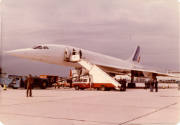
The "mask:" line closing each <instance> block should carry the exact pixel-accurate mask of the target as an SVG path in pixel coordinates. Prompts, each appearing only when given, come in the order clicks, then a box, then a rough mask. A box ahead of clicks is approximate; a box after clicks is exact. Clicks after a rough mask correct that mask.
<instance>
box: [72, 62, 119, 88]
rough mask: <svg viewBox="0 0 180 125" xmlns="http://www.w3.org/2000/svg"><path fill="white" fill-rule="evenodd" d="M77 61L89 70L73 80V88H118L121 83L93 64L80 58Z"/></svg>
mask: <svg viewBox="0 0 180 125" xmlns="http://www.w3.org/2000/svg"><path fill="white" fill-rule="evenodd" d="M78 63H79V64H80V65H81V66H82V67H83V68H85V69H86V70H87V71H88V72H89V75H87V76H80V77H79V80H78V79H77V80H76V81H73V86H74V87H75V89H85V88H95V89H98V90H102V91H104V90H110V89H116V90H120V88H121V85H120V84H119V83H118V82H117V81H116V80H115V79H114V78H112V77H111V76H109V75H108V74H107V73H105V72H104V71H103V70H101V69H100V68H99V67H98V66H96V65H95V64H91V63H89V62H88V61H85V60H80V61H79V62H78Z"/></svg>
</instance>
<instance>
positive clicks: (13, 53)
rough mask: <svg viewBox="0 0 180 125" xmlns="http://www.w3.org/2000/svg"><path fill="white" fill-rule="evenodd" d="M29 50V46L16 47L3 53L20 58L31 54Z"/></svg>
mask: <svg viewBox="0 0 180 125" xmlns="http://www.w3.org/2000/svg"><path fill="white" fill-rule="evenodd" d="M31 51H32V49H30V48H27V49H17V50H11V51H6V52H5V54H7V55H11V56H16V57H21V58H27V57H29V56H31Z"/></svg>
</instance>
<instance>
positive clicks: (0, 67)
mask: <svg viewBox="0 0 180 125" xmlns="http://www.w3.org/2000/svg"><path fill="white" fill-rule="evenodd" d="M2 21H3V19H2V0H0V23H1V24H0V26H1V27H0V28H1V29H0V32H1V36H0V37H1V38H0V74H1V73H2V54H3V33H2V32H3V30H2V27H3V23H2Z"/></svg>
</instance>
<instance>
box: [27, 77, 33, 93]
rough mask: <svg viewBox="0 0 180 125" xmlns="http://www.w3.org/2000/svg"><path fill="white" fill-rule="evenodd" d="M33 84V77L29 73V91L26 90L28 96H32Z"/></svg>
mask: <svg viewBox="0 0 180 125" xmlns="http://www.w3.org/2000/svg"><path fill="white" fill-rule="evenodd" d="M32 84H33V79H32V76H31V74H29V77H28V78H27V92H26V96H27V97H28V96H30V97H32Z"/></svg>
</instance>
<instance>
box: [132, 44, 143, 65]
mask: <svg viewBox="0 0 180 125" xmlns="http://www.w3.org/2000/svg"><path fill="white" fill-rule="evenodd" d="M140 59H141V57H140V46H137V49H136V51H135V53H134V56H133V58H132V61H133V62H138V63H139V62H140Z"/></svg>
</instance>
